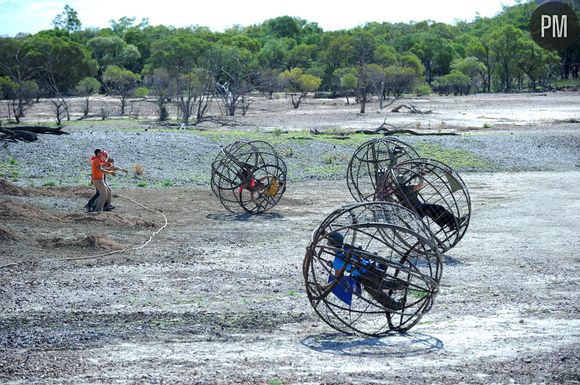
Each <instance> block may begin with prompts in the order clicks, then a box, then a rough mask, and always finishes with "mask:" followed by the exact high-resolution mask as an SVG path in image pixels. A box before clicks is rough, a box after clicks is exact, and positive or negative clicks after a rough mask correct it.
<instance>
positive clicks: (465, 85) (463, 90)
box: [434, 70, 471, 95]
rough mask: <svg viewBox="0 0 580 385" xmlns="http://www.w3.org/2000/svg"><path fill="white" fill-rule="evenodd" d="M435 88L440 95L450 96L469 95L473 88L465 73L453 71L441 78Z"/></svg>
mask: <svg viewBox="0 0 580 385" xmlns="http://www.w3.org/2000/svg"><path fill="white" fill-rule="evenodd" d="M434 88H435V89H436V90H437V92H439V93H443V94H446V95H449V94H450V93H453V94H455V95H467V94H469V90H470V88H471V79H470V78H469V76H467V75H465V74H464V73H462V72H460V71H457V70H453V71H451V72H450V73H448V74H447V75H444V76H441V77H439V78H438V79H437V80H436V81H435V83H434Z"/></svg>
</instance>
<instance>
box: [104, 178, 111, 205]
mask: <svg viewBox="0 0 580 385" xmlns="http://www.w3.org/2000/svg"><path fill="white" fill-rule="evenodd" d="M105 186H106V187H107V199H106V200H105V206H107V207H111V199H112V198H113V194H112V192H111V188H110V187H109V185H108V184H107V182H105Z"/></svg>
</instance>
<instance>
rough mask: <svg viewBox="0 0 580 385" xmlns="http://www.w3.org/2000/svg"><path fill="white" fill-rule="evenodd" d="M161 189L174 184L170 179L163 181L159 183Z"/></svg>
mask: <svg viewBox="0 0 580 385" xmlns="http://www.w3.org/2000/svg"><path fill="white" fill-rule="evenodd" d="M160 185H161V187H173V186H175V183H174V182H173V181H172V180H171V179H164V180H162V181H161V183H160Z"/></svg>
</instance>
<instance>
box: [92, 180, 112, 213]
mask: <svg viewBox="0 0 580 385" xmlns="http://www.w3.org/2000/svg"><path fill="white" fill-rule="evenodd" d="M93 183H94V185H95V187H96V188H97V191H98V192H99V199H97V205H96V207H95V211H103V208H104V207H105V203H106V202H107V196H108V192H107V189H108V186H107V185H106V184H105V182H104V181H103V180H96V181H94V182H93Z"/></svg>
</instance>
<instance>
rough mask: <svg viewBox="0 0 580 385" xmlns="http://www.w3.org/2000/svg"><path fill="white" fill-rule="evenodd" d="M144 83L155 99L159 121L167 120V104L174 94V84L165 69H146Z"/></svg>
mask: <svg viewBox="0 0 580 385" xmlns="http://www.w3.org/2000/svg"><path fill="white" fill-rule="evenodd" d="M144 75H145V77H144V82H145V84H146V85H147V86H148V87H149V89H151V91H152V92H153V95H155V98H156V104H157V113H158V118H159V121H161V122H163V121H166V120H167V118H169V112H168V110H167V103H169V101H170V100H171V98H172V97H173V95H174V94H175V89H174V83H173V81H172V79H171V77H170V76H169V72H168V71H167V69H165V68H151V67H146V69H145V70H144Z"/></svg>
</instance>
